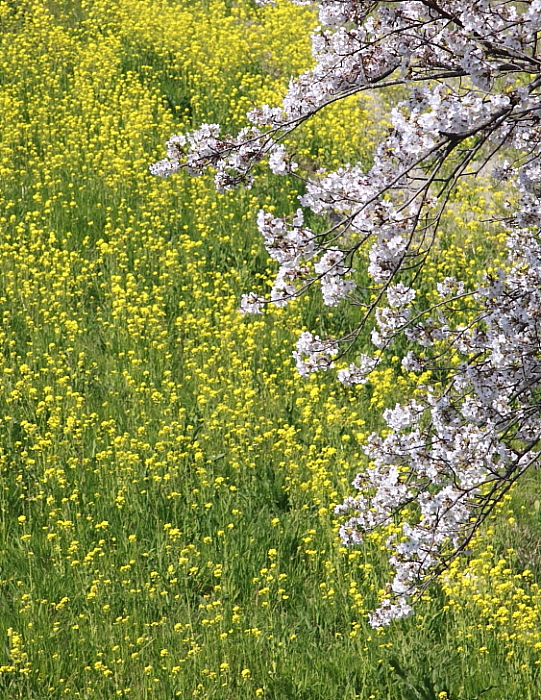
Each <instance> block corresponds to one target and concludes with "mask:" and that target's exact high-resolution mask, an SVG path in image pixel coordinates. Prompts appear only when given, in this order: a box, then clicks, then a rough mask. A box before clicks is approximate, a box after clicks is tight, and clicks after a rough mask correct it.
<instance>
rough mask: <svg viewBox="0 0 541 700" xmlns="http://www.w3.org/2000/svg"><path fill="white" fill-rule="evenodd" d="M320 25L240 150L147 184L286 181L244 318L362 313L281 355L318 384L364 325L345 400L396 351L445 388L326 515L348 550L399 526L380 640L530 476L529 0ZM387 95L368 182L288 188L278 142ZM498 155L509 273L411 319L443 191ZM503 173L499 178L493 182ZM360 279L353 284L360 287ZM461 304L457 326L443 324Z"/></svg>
mask: <svg viewBox="0 0 541 700" xmlns="http://www.w3.org/2000/svg"><path fill="white" fill-rule="evenodd" d="M299 4H310V3H307V2H305V1H304V0H302V2H299ZM314 4H316V3H314ZM317 7H318V10H319V21H320V26H319V27H318V28H317V29H316V30H315V32H314V34H313V37H312V48H313V55H314V59H315V65H314V67H313V68H312V69H311V70H309V71H307V72H306V73H304V74H302V75H300V76H299V77H297V78H296V79H294V80H292V81H291V82H290V85H289V88H288V91H287V93H286V95H285V97H284V99H283V102H282V104H281V105H280V106H268V105H263V106H261V107H258V108H256V109H253V110H252V111H251V112H250V113H249V114H248V119H249V120H250V122H251V124H252V126H250V127H247V128H245V129H244V130H242V131H241V132H240V133H239V134H238V135H236V136H230V135H225V136H224V135H221V129H220V127H219V126H218V125H216V124H206V125H202V126H201V127H200V128H199V129H197V130H195V131H193V132H191V133H189V134H187V135H179V136H174V137H172V138H171V139H170V140H169V142H168V144H167V156H168V157H167V158H166V159H165V160H163V161H160V162H159V163H156V164H155V165H153V166H151V171H152V172H153V173H154V174H156V175H159V176H163V177H166V176H169V175H171V174H173V173H175V172H177V171H179V170H180V169H181V168H186V169H187V170H188V171H189V172H190V173H191V174H194V175H199V174H201V173H202V172H203V171H204V170H205V169H206V168H208V167H210V168H212V169H213V171H214V172H215V182H216V186H217V188H218V189H219V190H221V191H223V190H225V189H228V188H231V187H235V186H237V185H239V184H241V183H244V184H245V185H249V184H250V182H251V178H252V177H253V170H254V166H255V165H256V164H257V163H259V162H261V161H262V160H264V159H266V158H267V159H268V163H269V167H270V168H271V170H272V172H274V173H275V174H279V175H286V176H290V177H299V178H300V177H302V179H303V181H304V185H305V187H304V194H303V195H302V196H301V197H300V198H299V199H300V205H301V206H300V208H299V209H298V210H297V211H296V212H295V213H294V214H292V215H291V216H289V217H282V218H279V217H275V216H274V215H273V214H271V213H269V212H265V211H261V212H260V213H259V215H258V222H257V223H258V228H259V230H260V232H261V234H262V236H263V239H264V243H265V247H266V249H267V251H268V253H269V255H270V256H271V257H272V258H273V259H274V260H275V261H276V262H277V263H278V265H279V269H278V272H277V275H276V279H275V282H274V285H273V288H272V291H271V294H270V298H269V299H264V298H262V297H260V296H258V295H257V294H255V293H251V294H247V295H244V297H243V299H242V302H241V309H242V311H243V312H245V313H260V312H261V311H262V309H263V307H264V306H265V304H268V303H272V304H275V305H278V306H282V305H284V304H287V303H288V302H289V301H290V300H292V299H295V298H296V297H297V296H299V295H300V294H302V293H304V292H305V291H306V290H307V289H308V288H309V287H311V286H314V285H318V286H319V287H320V288H321V293H322V296H323V301H324V303H325V304H326V305H328V306H331V307H332V306H336V305H337V304H339V303H342V302H344V301H346V302H347V301H349V302H350V303H352V304H354V305H355V306H356V307H361V308H362V309H364V314H363V316H362V320H361V322H360V324H359V325H358V326H357V327H356V328H355V329H354V330H353V331H351V332H350V333H349V334H348V335H347V336H345V337H343V338H319V337H318V336H316V335H313V334H312V333H308V332H305V333H303V334H302V336H301V337H300V338H299V341H298V343H297V348H296V350H295V352H294V356H295V359H296V363H297V368H298V370H299V372H300V373H301V374H302V375H305V376H306V375H308V374H310V373H311V372H316V371H319V370H328V369H330V368H332V367H333V365H334V362H335V361H336V358H337V357H338V356H340V355H342V354H344V352H345V351H346V350H347V349H349V348H350V347H351V346H352V345H353V344H354V342H355V340H356V338H357V337H358V336H359V334H360V333H361V331H362V329H363V328H364V327H365V326H366V324H367V323H368V321H369V320H370V319H373V324H374V328H373V330H372V334H371V338H372V342H373V344H374V345H375V346H376V348H378V353H376V356H375V357H369V356H366V355H362V356H361V357H360V359H359V360H358V361H357V362H356V363H355V362H354V363H352V364H350V366H349V367H348V368H347V369H342V370H340V371H339V372H338V379H339V380H340V381H341V382H342V383H343V384H344V385H351V384H356V383H364V382H365V381H366V380H367V378H368V376H369V374H370V372H371V371H372V370H373V369H374V367H375V366H376V365H377V364H378V362H379V361H380V358H381V356H382V354H383V353H384V352H385V350H386V349H388V348H389V347H390V346H391V345H392V344H393V343H394V342H395V340H396V339H397V338H399V337H405V338H406V339H407V340H408V341H409V343H410V346H411V349H410V350H409V351H408V352H407V354H406V355H405V356H404V358H403V366H404V367H405V369H407V370H408V371H414V372H422V371H424V369H425V368H426V362H427V360H428V361H429V360H430V357H432V362H433V363H435V364H436V365H437V366H438V367H439V368H440V369H442V368H444V372H443V375H444V376H445V380H444V381H443V382H441V383H440V384H441V389H438V388H437V387H435V386H431V385H427V386H426V387H425V388H424V391H421V392H418V394H419V395H418V396H416V398H415V400H411V401H409V402H407V403H406V404H405V405H398V404H397V406H396V407H395V408H394V409H388V410H386V411H385V412H384V419H385V421H386V423H387V426H388V430H387V431H386V434H385V437H380V436H378V435H376V434H374V435H372V436H371V437H370V438H369V440H368V442H367V444H366V446H365V451H366V454H367V455H368V457H369V459H370V467H369V468H368V469H367V470H366V472H365V473H363V474H359V475H357V477H356V479H355V480H354V482H353V485H354V487H355V488H356V489H357V490H358V492H359V493H358V495H357V496H356V497H350V498H347V499H346V500H345V501H344V503H343V504H342V505H341V506H339V507H338V508H337V512H338V513H340V514H344V515H346V514H347V515H348V517H349V519H348V520H347V522H345V523H344V525H343V526H342V529H341V536H342V539H343V541H344V542H346V543H348V544H356V543H359V542H361V541H362V538H363V535H364V534H365V533H366V532H369V531H371V530H374V529H376V528H381V527H384V526H386V525H388V524H389V523H390V522H392V521H393V520H398V521H399V522H401V523H402V529H401V534H400V536H398V537H394V538H390V539H389V540H388V542H387V546H388V548H389V550H390V554H391V556H390V562H391V564H392V566H393V567H394V569H395V571H396V574H395V576H394V579H393V581H392V582H391V583H390V585H389V594H388V596H387V597H386V598H385V599H384V600H383V602H382V604H381V606H380V607H379V609H378V610H377V611H375V612H374V614H373V615H372V616H371V622H372V624H373V625H374V626H381V625H385V624H388V623H389V622H390V621H391V620H392V619H398V618H402V617H405V616H407V615H409V614H410V613H411V611H412V608H411V604H412V601H413V600H415V598H416V596H417V595H418V594H419V592H420V591H422V590H423V588H424V587H425V586H426V585H427V583H428V582H429V581H431V580H432V579H433V578H434V577H435V576H437V575H438V573H440V572H441V571H442V570H443V569H444V568H445V567H446V566H448V564H449V563H450V561H451V560H452V559H453V558H454V557H456V556H458V554H459V553H460V552H461V551H463V549H464V547H465V546H466V545H467V543H468V542H469V541H470V539H471V537H472V536H473V534H474V533H475V532H476V531H477V529H478V528H479V526H480V525H481V523H482V522H483V521H484V519H485V518H486V517H487V516H488V515H489V514H490V513H491V512H492V510H493V508H494V506H495V505H496V504H497V503H498V502H499V501H500V500H501V498H502V497H503V495H504V494H505V493H506V492H507V491H508V490H509V488H510V486H511V485H512V484H513V483H515V481H516V480H517V479H518V478H520V477H521V475H522V474H523V473H524V472H525V471H526V469H528V468H529V467H530V466H531V465H534V464H536V463H537V462H538V459H539V456H538V455H539V447H540V445H539V439H540V437H541V403H540V402H541V292H540V290H541V242H540V229H541V163H540V160H539V157H540V151H541V93H540V87H541V51H540V49H539V32H540V31H541V0H529V1H525V2H519V3H509V2H507V1H504V0H468V1H466V0H445V2H443V0H417V1H411V2H389V1H379V2H376V1H370V0H321V2H319V4H317ZM397 85H401V86H403V91H402V94H404V95H405V97H404V99H402V101H400V102H399V103H398V104H397V105H396V106H395V107H394V108H393V109H392V110H391V113H390V122H391V128H390V130H389V132H388V134H387V135H386V136H385V138H383V139H382V141H381V142H380V143H379V144H378V145H377V148H376V149H375V153H374V157H373V164H372V166H371V167H370V168H369V169H368V170H364V169H363V168H362V167H361V165H360V164H359V163H357V164H353V165H351V166H347V167H343V168H340V169H338V170H336V171H335V172H322V171H318V172H317V173H316V174H315V175H314V174H312V175H308V174H303V175H301V168H300V167H299V164H297V163H296V162H295V161H294V159H293V157H292V156H291V155H290V154H289V153H288V151H287V149H286V147H285V146H284V143H283V141H284V137H286V136H287V135H288V134H290V133H291V132H292V131H293V130H294V129H296V128H297V127H298V126H299V125H300V124H301V123H302V122H303V121H305V120H306V119H310V118H311V117H313V116H314V115H315V114H316V113H317V112H318V111H320V110H321V109H324V108H325V107H326V106H327V105H329V104H330V103H332V102H335V101H337V100H340V99H343V98H345V97H347V96H350V95H352V94H356V93H360V92H362V91H366V90H380V91H384V90H386V89H388V88H390V87H392V86H397ZM406 93H407V94H406ZM496 154H498V156H499V158H498V162H499V164H498V167H497V173H496V174H497V176H498V177H499V178H500V179H505V180H507V181H508V182H509V183H510V185H511V186H514V187H516V188H517V200H518V202H519V204H518V207H517V211H516V212H515V214H514V215H513V216H512V217H509V219H508V221H507V229H508V239H507V246H508V265H507V267H506V269H505V270H502V271H500V272H499V273H498V274H496V275H493V276H492V277H489V276H487V277H486V279H485V281H484V282H483V283H482V285H481V286H479V287H478V288H468V286H467V284H465V282H464V281H461V280H456V279H453V278H445V279H442V280H439V281H438V283H437V290H438V294H439V295H440V301H439V302H438V303H437V304H435V305H433V306H432V307H431V308H429V309H426V308H424V307H422V306H419V307H417V306H416V303H418V300H419V299H420V297H421V295H420V294H419V293H418V289H417V285H418V282H419V280H422V265H423V262H424V260H425V258H426V256H427V254H428V252H429V250H430V248H431V245H432V242H433V241H434V239H435V238H436V236H437V235H438V227H439V223H440V220H441V216H442V213H443V211H444V209H445V207H446V205H447V203H448V198H449V194H450V192H451V191H452V189H453V187H454V185H455V184H456V183H457V182H458V180H459V179H460V178H463V177H468V176H471V175H472V174H475V173H476V172H478V171H479V170H480V169H481V168H483V167H485V166H486V165H487V164H490V163H492V162H493V161H494V162H495V156H496ZM504 155H507V156H508V157H509V158H511V162H510V163H508V162H507V161H505V162H504V163H503V164H502V162H501V159H502V157H503V156H504ZM307 210H309V211H310V212H311V213H312V215H317V216H320V217H322V219H323V220H324V222H326V223H325V226H324V230H323V232H318V233H316V232H315V231H314V230H312V228H310V227H309V226H308V225H307V224H306V211H307ZM363 251H365V252H364V253H363ZM363 260H367V261H368V264H367V265H366V271H365V275H364V276H365V277H366V278H367V279H368V280H369V283H368V284H367V285H365V286H360V285H359V282H358V280H359V275H360V274H361V273H360V267H361V265H362V264H363ZM463 300H468V313H467V314H466V317H467V320H466V321H464V314H461V316H460V319H459V318H458V317H457V315H456V312H455V309H456V305H457V303H459V302H460V301H463ZM393 352H394V351H393Z"/></svg>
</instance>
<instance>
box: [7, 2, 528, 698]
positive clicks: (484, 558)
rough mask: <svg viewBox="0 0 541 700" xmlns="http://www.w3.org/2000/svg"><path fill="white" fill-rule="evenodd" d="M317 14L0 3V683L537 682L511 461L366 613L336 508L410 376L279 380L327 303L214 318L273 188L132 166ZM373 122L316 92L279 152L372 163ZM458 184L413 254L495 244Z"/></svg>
mask: <svg viewBox="0 0 541 700" xmlns="http://www.w3.org/2000/svg"><path fill="white" fill-rule="evenodd" d="M314 23H315V17H314V16H313V14H312V13H311V11H310V10H309V9H306V8H299V7H295V6H293V5H289V4H287V3H279V5H278V7H277V8H265V9H255V8H254V6H253V5H252V4H251V2H249V1H248V0H240V1H239V2H236V3H232V2H230V1H229V0H223V1H222V0H208V1H207V0H202V1H199V0H191V1H189V2H176V1H175V2H174V1H173V0H169V1H167V0H146V1H145V0H96V1H93V0H89V1H88V2H85V1H83V0H81V1H80V2H79V1H77V0H73V1H71V0H58V1H57V2H53V1H52V0H51V1H50V2H46V1H45V0H18V1H16V2H12V1H0V314H1V315H2V325H1V327H0V342H1V347H2V353H1V355H0V382H1V390H0V698H2V699H3V698H5V699H6V700H8V699H9V700H12V699H16V698H18V699H20V700H49V699H50V700H52V699H53V698H54V699H55V700H56V699H57V698H84V699H87V698H88V699H90V698H92V699H94V698H96V699H99V700H111V699H112V698H115V697H120V698H132V699H134V700H143V699H144V698H152V699H153V700H162V699H163V700H171V698H175V697H181V698H201V699H208V700H214V699H216V700H222V699H223V700H247V699H249V698H250V699H251V698H263V700H265V699H268V700H329V698H339V699H340V700H350V699H351V700H353V698H362V700H369V699H370V700H371V699H373V698H377V699H384V698H385V699H387V698H389V699H391V698H392V699H393V700H410V699H411V700H416V699H420V700H434V699H436V698H438V700H445V698H449V699H450V700H459V699H460V700H474V698H478V697H483V698H484V699H486V700H489V699H491V698H492V699H495V700H499V699H500V698H502V697H505V698H506V700H511V699H515V698H516V699H517V700H518V699H519V698H520V699H521V700H523V699H526V698H538V697H539V693H540V692H541V683H540V681H539V664H540V660H541V627H540V619H539V616H540V612H541V591H540V589H539V588H538V586H537V583H536V582H537V581H539V580H540V577H541V563H540V561H541V557H540V556H539V551H538V549H537V550H536V549H535V548H536V547H538V545H537V544H536V543H537V542H538V541H539V526H540V517H539V511H540V509H539V500H538V499H537V497H536V496H535V494H536V492H537V484H536V483H534V482H533V481H532V485H531V486H530V487H528V488H527V489H525V490H523V491H522V492H521V494H520V498H519V497H518V496H517V497H516V498H515V500H514V501H512V502H510V503H508V504H506V506H505V508H504V509H502V512H501V514H500V521H499V523H496V524H494V525H493V531H492V532H488V533H486V534H485V536H484V539H483V540H482V541H479V542H478V543H477V545H476V549H475V551H474V552H472V555H471V556H470V557H469V558H468V559H467V560H466V561H464V562H461V564H460V567H457V568H456V569H454V570H453V571H452V572H451V575H450V576H449V577H447V578H446V579H445V580H444V581H443V582H442V585H441V586H439V587H436V588H434V590H433V591H432V593H431V596H430V597H429V596H426V600H424V602H423V603H422V604H421V605H420V607H419V615H418V616H417V617H416V618H413V619H411V620H408V621H407V622H404V623H401V624H398V625H395V626H394V627H392V628H391V629H390V630H388V631H385V632H378V633H375V632H374V631H373V630H371V629H370V628H369V627H368V625H367V623H366V613H367V611H368V610H370V609H371V607H372V606H374V604H375V603H376V600H377V597H378V595H379V592H380V587H381V586H382V584H383V582H384V581H385V576H386V565H385V555H384V553H383V552H382V551H381V550H382V549H384V547H383V542H382V541H381V540H380V539H378V538H374V539H373V541H372V542H370V543H368V544H367V546H366V547H365V548H363V549H359V550H346V549H344V548H343V547H341V545H340V542H339V541H338V538H337V534H336V533H337V528H338V525H339V523H338V522H337V521H336V520H335V518H334V516H333V512H332V511H333V506H334V504H336V503H337V502H339V501H340V500H341V499H342V497H343V496H344V495H345V494H346V493H347V492H348V490H349V488H350V487H349V483H350V481H351V479H352V478H353V476H354V475H355V472H356V470H357V469H359V468H361V467H363V466H364V461H363V460H364V457H363V453H362V450H361V447H360V442H362V440H363V438H364V437H365V435H366V434H367V432H368V431H370V430H372V429H373V428H375V427H377V426H378V412H379V411H380V410H381V408H382V407H383V406H384V405H387V404H389V403H391V404H394V402H395V401H396V400H397V398H399V397H400V395H402V394H405V393H407V392H409V391H412V390H413V388H414V387H413V385H412V381H413V380H412V378H411V377H408V376H407V375H406V376H403V375H402V374H401V372H400V371H399V369H398V362H397V361H396V358H395V359H392V358H391V359H389V362H388V363H387V364H386V365H385V366H383V369H381V370H380V371H378V372H377V374H376V376H375V378H374V380H373V381H372V382H371V384H370V385H369V386H367V387H364V388H362V389H361V390H359V391H357V390H347V389H345V388H344V387H342V386H340V385H338V384H337V383H336V382H335V381H334V379H333V377H332V376H330V375H329V376H320V377H314V378H312V379H311V380H310V381H305V380H302V379H300V378H299V377H298V376H297V375H296V374H295V373H294V368H293V363H292V359H291V349H292V346H293V343H294V340H295V338H296V336H297V335H298V333H299V331H301V330H302V329H303V328H305V327H307V326H310V327H311V328H313V327H314V326H316V327H319V328H320V329H321V330H322V331H325V330H326V329H329V330H331V331H332V330H333V328H334V329H336V328H337V327H340V326H341V325H343V324H344V323H347V313H344V311H343V310H342V309H341V308H339V309H337V310H335V311H334V314H332V313H331V314H327V315H326V316H323V315H322V309H321V306H320V304H319V302H318V301H317V299H315V298H314V299H309V298H307V299H305V300H303V301H302V302H299V303H296V304H295V305H293V306H292V307H291V308H288V309H286V310H284V309H273V310H272V311H271V312H269V313H267V314H265V315H264V316H263V317H257V318H250V319H246V318H243V317H241V316H240V315H239V314H238V312H237V307H238V300H239V298H240V295H241V293H242V292H244V291H248V290H249V289H253V288H254V287H259V288H260V289H262V290H265V289H266V288H267V287H268V284H269V280H270V279H271V277H272V269H271V267H270V266H269V263H268V261H267V258H266V255H265V253H264V251H263V250H262V247H261V244H260V241H259V237H258V234H257V231H256V230H255V224H254V221H255V216H256V213H257V210H258V208H259V207H260V206H262V205H264V206H266V207H268V208H270V207H274V209H275V210H276V211H288V210H291V209H292V208H294V207H296V203H297V201H296V196H297V194H298V191H297V189H296V187H297V185H296V184H295V183H288V182H287V181H285V180H282V179H278V178H273V177H271V176H269V175H267V174H265V173H264V172H263V171H262V172H261V174H260V177H259V179H258V181H257V184H256V186H255V187H254V189H252V190H250V191H243V192H235V193H232V194H230V195H227V196H218V195H216V194H215V192H214V190H213V187H212V184H211V183H210V182H209V181H208V180H206V179H204V178H203V179H199V180H191V179H189V178H187V177H184V176H183V175H180V176H178V177H176V178H174V179H173V180H171V181H161V180H157V179H155V178H152V177H151V176H150V175H149V174H148V171H147V167H148V164H149V163H151V162H153V161H154V160H157V159H158V158H160V157H162V156H163V142H164V140H165V139H166V138H167V137H168V136H169V135H170V134H172V133H176V132H178V131H182V130H186V129H189V128H191V127H192V126H195V125H197V124H199V123H200V122H202V121H210V122H214V121H221V122H223V123H225V124H226V125H227V126H228V127H229V128H231V129H236V128H238V127H239V126H241V125H242V124H243V115H244V113H245V112H246V110H247V109H249V108H250V107H251V106H252V105H253V104H257V103H259V102H264V101H265V102H276V101H277V100H278V99H279V96H280V94H281V93H282V91H283V90H284V88H285V86H286V85H287V81H288V80H289V76H290V75H292V74H296V73H297V72H298V71H299V70H302V69H304V68H306V67H307V66H308V65H309V64H310V51H309V43H308V40H307V37H308V34H309V30H310V28H311V27H312V26H313V25H314ZM378 115H379V111H378V105H377V104H375V103H374V102H373V101H370V98H365V99H363V101H361V102H359V101H356V100H350V101H349V102H348V103H347V104H345V105H341V106H336V107H333V109H332V110H331V111H330V112H329V113H328V114H326V115H324V116H322V117H320V118H318V120H317V122H315V123H314V124H312V125H310V126H307V127H306V128H305V129H304V131H303V133H302V134H300V135H299V137H298V142H297V145H296V147H297V151H298V153H299V154H300V156H301V157H302V156H306V157H308V156H310V157H312V158H314V159H315V160H316V161H317V162H318V164H320V165H322V166H324V165H326V166H328V167H332V166H336V165H338V164H339V163H341V162H342V163H343V162H348V161H352V160H353V159H359V158H361V159H363V160H365V161H366V162H368V160H369V154H370V149H371V141H372V140H373V138H374V137H375V135H376V134H377V132H378V130H379V129H380V128H381V124H380V123H379V121H380V120H379V116H378ZM484 188H485V185H484V183H480V185H476V186H475V187H470V188H469V189H466V188H463V189H462V190H461V191H460V192H459V193H458V194H457V196H456V201H455V202H454V203H453V206H452V207H451V208H450V210H449V213H448V216H447V219H446V224H445V226H446V230H447V231H448V236H447V238H446V242H445V244H444V245H443V246H442V248H441V250H440V251H439V252H438V253H437V254H436V255H435V256H434V258H433V260H432V261H431V262H430V265H432V267H431V268H428V271H429V276H430V275H432V274H436V272H438V273H440V272H441V271H446V270H449V271H451V270H456V269H460V271H461V272H462V273H464V272H467V271H469V272H470V273H471V274H472V275H475V274H477V273H478V270H479V268H480V267H481V266H482V261H483V260H485V259H486V258H487V257H489V256H490V257H491V260H492V259H493V258H494V256H495V255H496V254H495V253H494V252H493V251H492V250H488V249H487V247H486V245H485V246H484V247H483V246H481V247H480V246H479V240H482V239H483V236H484V232H485V229H484V227H483V226H484V225H483V224H481V223H479V218H480V217H479V214H480V213H481V212H482V213H483V218H484V214H485V211H486V198H487V196H486V192H485V189H484ZM485 239H486V236H485ZM496 262H497V261H496ZM491 264H495V263H492V262H491ZM532 479H533V477H532ZM515 511H516V512H515ZM535 552H537V553H535Z"/></svg>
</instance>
